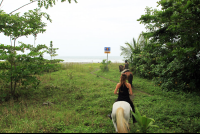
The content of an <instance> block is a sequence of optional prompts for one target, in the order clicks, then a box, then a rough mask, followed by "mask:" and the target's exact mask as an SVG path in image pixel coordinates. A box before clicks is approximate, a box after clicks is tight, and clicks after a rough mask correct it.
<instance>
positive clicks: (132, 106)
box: [128, 99, 137, 123]
mask: <svg viewBox="0 0 200 134" xmlns="http://www.w3.org/2000/svg"><path fill="white" fill-rule="evenodd" d="M128 103H129V104H130V105H131V108H132V111H133V112H134V113H135V108H134V105H133V102H132V101H131V99H130V100H129V101H128ZM132 118H133V123H136V122H137V121H136V119H135V117H134V116H133V114H132Z"/></svg>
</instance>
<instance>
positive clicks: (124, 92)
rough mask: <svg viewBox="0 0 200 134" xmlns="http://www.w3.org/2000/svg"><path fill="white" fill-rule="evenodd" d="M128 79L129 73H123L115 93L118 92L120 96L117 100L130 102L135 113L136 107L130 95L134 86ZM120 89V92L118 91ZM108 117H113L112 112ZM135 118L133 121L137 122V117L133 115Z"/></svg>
mask: <svg viewBox="0 0 200 134" xmlns="http://www.w3.org/2000/svg"><path fill="white" fill-rule="evenodd" d="M126 79H127V75H126V74H124V73H123V74H121V77H120V83H117V85H116V88H115V91H114V94H118V98H117V100H116V101H115V102H117V101H126V102H128V103H129V104H130V106H131V108H132V111H133V112H134V113H135V108H134V105H133V102H132V101H131V99H130V97H129V95H132V94H133V92H132V88H131V84H130V83H127V82H126ZM118 89H119V92H117V91H118ZM108 117H109V118H110V119H112V117H111V114H109V115H108ZM132 118H133V123H136V122H137V121H136V119H135V117H134V116H133V115H132Z"/></svg>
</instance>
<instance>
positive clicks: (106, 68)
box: [100, 59, 111, 72]
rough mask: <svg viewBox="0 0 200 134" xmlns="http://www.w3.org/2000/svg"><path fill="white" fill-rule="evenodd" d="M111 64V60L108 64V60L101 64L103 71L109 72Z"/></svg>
mask: <svg viewBox="0 0 200 134" xmlns="http://www.w3.org/2000/svg"><path fill="white" fill-rule="evenodd" d="M110 63H111V61H110V60H109V61H107V62H106V59H104V60H103V61H102V62H101V66H100V68H101V71H103V72H106V71H109V67H108V65H109V64H110Z"/></svg>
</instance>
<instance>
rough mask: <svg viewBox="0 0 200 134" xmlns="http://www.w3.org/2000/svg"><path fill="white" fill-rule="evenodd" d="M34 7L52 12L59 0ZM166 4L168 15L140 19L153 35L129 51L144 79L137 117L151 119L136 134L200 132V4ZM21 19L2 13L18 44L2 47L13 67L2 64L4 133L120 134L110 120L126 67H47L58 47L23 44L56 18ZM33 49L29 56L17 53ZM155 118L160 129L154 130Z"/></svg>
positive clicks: (0, 23)
mask: <svg viewBox="0 0 200 134" xmlns="http://www.w3.org/2000/svg"><path fill="white" fill-rule="evenodd" d="M30 1H31V2H30V3H33V2H36V1H37V2H38V6H39V7H42V6H44V7H45V8H48V7H49V6H53V5H55V0H48V1H47V0H35V1H34V0H30ZM63 1H66V0H61V2H63ZM74 1H75V2H76V0H74ZM2 2H3V0H2V1H1V3H0V6H1V4H2ZM68 2H69V3H70V2H71V0H68ZM158 4H159V5H161V6H162V10H161V11H159V10H156V9H154V10H152V9H151V8H149V7H147V8H146V14H145V15H142V16H141V18H139V19H138V21H140V22H141V23H143V24H145V25H146V29H147V30H148V31H147V32H146V33H142V34H141V35H140V36H139V39H138V41H137V42H135V39H133V44H131V43H125V44H126V45H127V46H128V47H127V48H125V47H121V49H122V50H123V51H122V54H123V55H125V56H126V58H128V59H129V60H130V63H131V66H132V69H133V71H134V74H136V75H134V78H133V85H134V89H133V93H134V96H131V99H133V102H134V105H135V106H136V107H137V109H138V111H137V112H136V115H138V116H140V113H141V115H146V116H141V119H145V120H148V119H149V123H146V124H145V123H141V122H138V123H136V124H135V125H133V124H131V125H130V128H131V132H132V133H134V132H150V133H153V132H156V133H160V132H164V133H175V132H178V133H199V132H200V119H199V115H200V112H199V108H200V97H199V96H198V95H197V93H195V92H194V91H199V89H198V87H199V86H200V85H199V83H200V79H199V77H198V76H199V75H200V71H199V65H200V59H199V58H198V54H199V51H200V47H199V40H198V37H199V30H200V27H199V25H198V24H199V12H200V9H199V8H200V7H199V5H200V2H199V1H197V0H182V1H173V0H168V1H166V0H160V1H159V2H158ZM22 7H23V6H22ZM20 8H21V7H20ZM16 10H18V9H16ZM16 10H14V11H13V12H15V11H16ZM13 12H11V13H10V14H7V13H5V12H3V10H0V32H1V33H4V35H5V36H9V37H10V39H11V44H10V45H5V44H0V59H1V60H5V61H4V62H0V132H2V133H8V132H18V133H22V132H29V133H30V132H31V133H32V132H34V133H39V132H44V133H50V132H51V133H52V132H65V133H68V132H85V133H86V132H91V133H95V132H96V133H97V132H98V133H101V132H105V133H107V132H111V133H113V132H115V130H114V126H113V124H112V120H110V119H109V118H108V117H107V114H109V113H110V112H111V109H112V105H113V103H114V102H115V100H116V98H117V96H116V95H114V94H113V91H114V88H115V86H116V84H117V83H118V82H119V77H120V72H119V68H118V67H119V64H117V63H109V71H108V66H107V64H106V62H105V60H103V61H102V63H101V64H98V63H96V64H73V63H69V64H60V63H58V62H60V61H62V60H52V59H51V60H46V59H44V58H43V53H45V52H48V53H49V54H50V55H51V56H55V53H56V52H55V50H56V49H57V48H53V44H52V41H51V43H50V48H48V47H47V46H46V45H42V44H39V45H37V47H33V45H31V44H24V43H22V42H20V44H21V45H19V46H16V40H17V39H18V38H20V37H22V36H28V35H33V36H35V37H36V35H37V34H39V33H43V32H44V31H45V29H44V28H45V27H46V23H44V22H42V21H41V20H42V17H45V18H46V19H47V20H49V21H50V22H51V19H50V16H49V15H48V14H46V13H44V12H40V9H34V10H29V11H28V12H26V13H24V14H23V15H22V16H20V15H19V13H16V14H12V13H13ZM27 49H29V50H30V52H29V53H28V54H17V51H21V52H23V53H24V50H27ZM105 66H106V67H107V68H105ZM97 69H98V71H97ZM106 70H107V71H106ZM141 77H142V78H148V79H150V80H147V79H142V78H141ZM152 80H154V81H152ZM154 82H155V84H154ZM157 85H158V86H157ZM170 90H172V91H179V92H171V91H170ZM166 91H168V92H166ZM181 91H187V92H181ZM138 118H139V117H138ZM151 118H152V119H154V120H155V122H154V124H155V125H156V126H158V127H159V128H157V127H149V129H147V128H148V126H151V122H150V120H151ZM138 120H139V119H138ZM130 122H131V123H132V121H130Z"/></svg>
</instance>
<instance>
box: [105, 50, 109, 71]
mask: <svg viewBox="0 0 200 134" xmlns="http://www.w3.org/2000/svg"><path fill="white" fill-rule="evenodd" d="M104 53H107V71H108V54H109V53H110V47H104Z"/></svg>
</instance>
